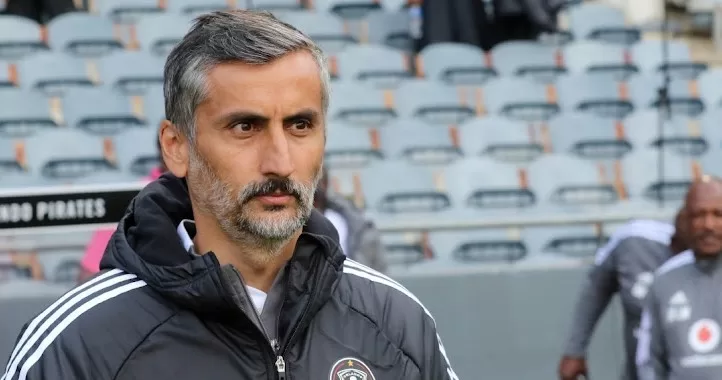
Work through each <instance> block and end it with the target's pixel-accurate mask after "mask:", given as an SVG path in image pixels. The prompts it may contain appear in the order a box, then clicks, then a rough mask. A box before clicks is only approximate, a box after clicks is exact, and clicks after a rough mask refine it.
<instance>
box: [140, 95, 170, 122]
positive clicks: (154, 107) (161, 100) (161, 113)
mask: <svg viewBox="0 0 722 380" xmlns="http://www.w3.org/2000/svg"><path fill="white" fill-rule="evenodd" d="M143 111H144V112H145V113H146V115H147V117H146V118H147V120H148V124H149V125H151V126H157V125H159V123H160V122H161V121H163V120H164V119H165V95H164V94H163V86H150V87H148V89H147V90H146V91H145V93H144V94H143Z"/></svg>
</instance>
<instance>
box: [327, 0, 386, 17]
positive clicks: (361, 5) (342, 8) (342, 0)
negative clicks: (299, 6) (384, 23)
mask: <svg viewBox="0 0 722 380" xmlns="http://www.w3.org/2000/svg"><path fill="white" fill-rule="evenodd" d="M313 7H314V9H315V10H316V12H330V13H335V14H337V15H339V16H341V17H342V18H345V19H360V18H363V17H364V16H366V15H367V14H368V13H369V12H370V11H375V10H379V9H381V4H379V2H378V0H314V1H313Z"/></svg>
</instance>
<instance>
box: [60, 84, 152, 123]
mask: <svg viewBox="0 0 722 380" xmlns="http://www.w3.org/2000/svg"><path fill="white" fill-rule="evenodd" d="M89 99H92V102H90V101H89ZM63 109H64V111H65V112H64V114H65V120H66V123H67V125H69V126H70V127H74V128H80V129H82V130H84V131H86V132H90V133H93V134H98V135H114V134H117V133H119V132H121V131H124V130H126V129H128V128H138V127H143V126H145V124H146V120H145V117H144V114H143V112H142V108H140V107H139V106H137V105H136V106H135V107H134V105H133V101H132V100H131V98H129V97H126V96H123V95H122V94H119V93H117V92H114V91H111V89H109V88H105V87H96V88H91V89H75V90H70V91H68V92H67V93H66V94H65V96H64V97H63Z"/></svg>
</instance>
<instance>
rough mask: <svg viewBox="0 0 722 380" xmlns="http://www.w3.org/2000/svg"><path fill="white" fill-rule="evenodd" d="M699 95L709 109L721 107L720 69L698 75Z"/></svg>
mask: <svg viewBox="0 0 722 380" xmlns="http://www.w3.org/2000/svg"><path fill="white" fill-rule="evenodd" d="M697 83H698V85H699V94H700V97H701V98H702V100H703V101H704V103H705V106H706V107H707V108H710V109H716V108H720V107H722V69H719V68H714V69H710V70H707V71H705V72H703V73H702V74H700V76H699V77H698V78H697Z"/></svg>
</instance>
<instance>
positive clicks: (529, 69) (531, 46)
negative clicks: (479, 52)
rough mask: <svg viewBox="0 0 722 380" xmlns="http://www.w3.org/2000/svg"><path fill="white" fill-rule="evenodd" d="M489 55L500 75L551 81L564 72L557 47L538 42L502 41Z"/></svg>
mask: <svg viewBox="0 0 722 380" xmlns="http://www.w3.org/2000/svg"><path fill="white" fill-rule="evenodd" d="M491 57H492V60H493V65H494V68H495V69H496V71H497V72H498V73H499V74H501V75H516V76H521V77H528V78H531V79H535V80H539V81H542V82H553V81H554V80H555V79H556V78H557V77H558V76H559V75H562V74H564V73H566V68H565V67H564V62H563V59H562V54H561V52H560V51H558V48H557V47H556V46H551V45H544V44H541V43H539V42H533V41H508V42H503V43H500V44H498V45H496V46H494V48H492V49H491Z"/></svg>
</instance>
